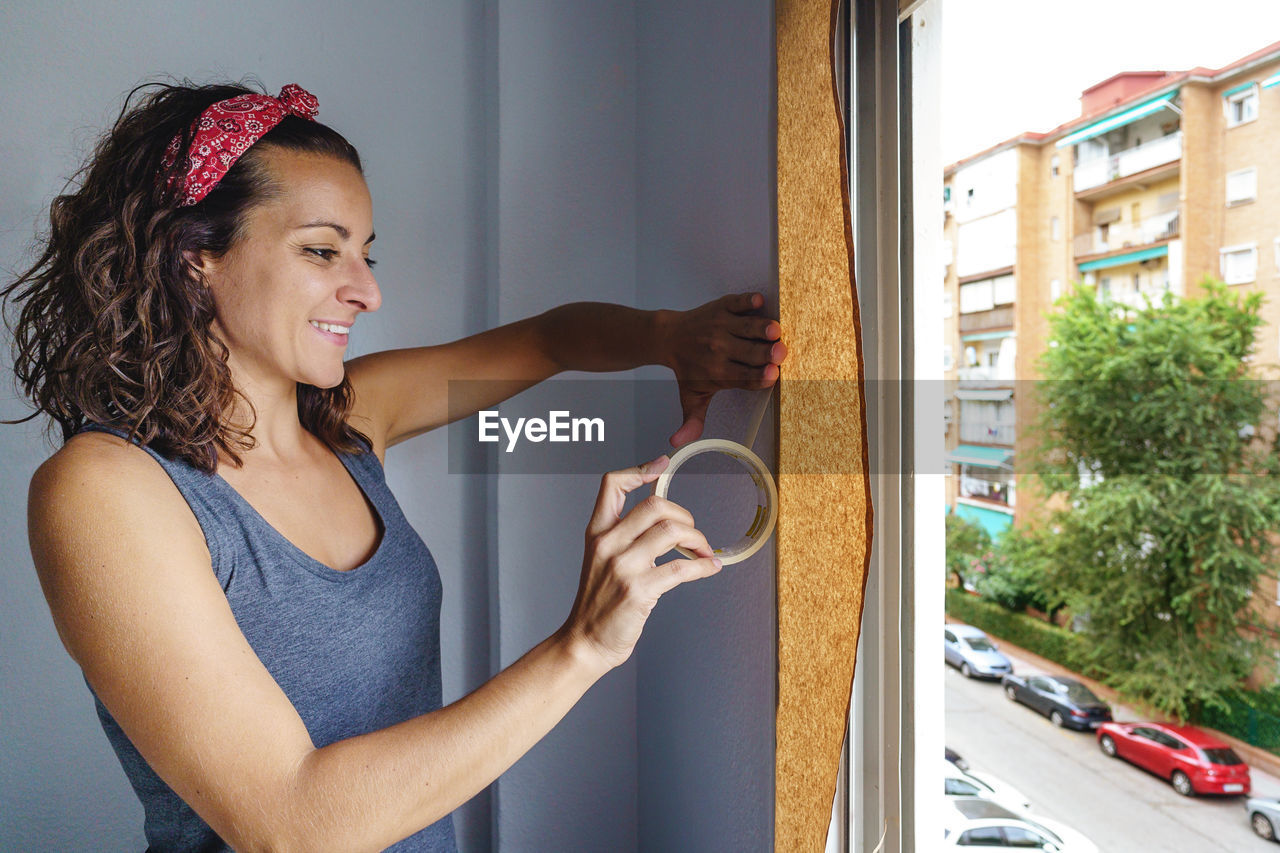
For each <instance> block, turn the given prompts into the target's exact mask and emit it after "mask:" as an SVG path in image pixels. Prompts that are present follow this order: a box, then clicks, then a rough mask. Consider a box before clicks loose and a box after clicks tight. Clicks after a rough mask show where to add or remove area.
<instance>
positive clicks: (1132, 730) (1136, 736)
mask: <svg viewBox="0 0 1280 853" xmlns="http://www.w3.org/2000/svg"><path fill="white" fill-rule="evenodd" d="M1098 746H1099V747H1101V749H1102V751H1103V752H1105V753H1106V754H1107V755H1110V756H1111V757H1112V758H1116V757H1119V758H1125V759H1128V760H1129V761H1132V762H1133V763H1134V764H1136V765H1138V766H1139V767H1142V768H1145V769H1147V770H1150V771H1151V772H1152V773H1154V774H1156V775H1157V776H1159V777H1160V778H1161V779H1168V780H1169V783H1170V784H1172V785H1173V789H1174V790H1175V791H1177V792H1178V793H1179V794H1181V795H1182V796H1184V797H1190V796H1192V795H1193V794H1229V795H1233V796H1236V795H1247V794H1248V793H1249V765H1247V764H1245V763H1244V761H1242V760H1241V758H1240V756H1238V755H1236V753H1235V751H1234V750H1233V749H1232V748H1231V747H1230V746H1228V745H1227V744H1225V743H1223V742H1222V741H1220V740H1218V739H1217V738H1215V737H1210V736H1209V735H1207V734H1205V733H1204V732H1202V731H1200V729H1197V728H1194V727H1193V726H1174V725H1169V724H1167V723H1103V724H1102V725H1101V726H1099V727H1098Z"/></svg>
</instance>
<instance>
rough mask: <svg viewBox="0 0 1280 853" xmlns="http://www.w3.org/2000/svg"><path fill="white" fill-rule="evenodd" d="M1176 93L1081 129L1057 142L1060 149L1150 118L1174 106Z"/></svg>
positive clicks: (1170, 93)
mask: <svg viewBox="0 0 1280 853" xmlns="http://www.w3.org/2000/svg"><path fill="white" fill-rule="evenodd" d="M1175 94H1177V93H1176V92H1169V93H1168V94H1165V95H1161V96H1160V97H1158V98H1156V99H1154V100H1151V101H1147V102H1146V103H1145V104H1141V105H1139V106H1136V107H1134V108H1133V109H1131V110H1125V111H1124V112H1122V113H1117V114H1116V115H1113V116H1109V117H1108V118H1104V119H1103V120H1102V121H1095V122H1094V123H1093V124H1090V125H1087V126H1085V127H1082V128H1080V129H1079V130H1077V131H1076V132H1075V133H1072V134H1068V135H1067V136H1064V137H1062V138H1061V139H1059V140H1058V142H1057V147H1058V148H1065V147H1067V146H1068V145H1075V144H1076V143H1077V142H1083V141H1084V140H1086V139H1092V138H1093V137H1095V136H1100V135H1102V134H1104V133H1106V132H1107V131H1108V130H1115V129H1116V128H1117V127H1124V126H1125V125H1126V124H1132V123H1133V122H1135V121H1137V120H1138V119H1140V118H1142V117H1143V116H1149V115H1151V114H1152V113H1153V112H1155V111H1156V110H1161V109H1164V108H1165V107H1171V106H1172V105H1173V96H1174V95H1175Z"/></svg>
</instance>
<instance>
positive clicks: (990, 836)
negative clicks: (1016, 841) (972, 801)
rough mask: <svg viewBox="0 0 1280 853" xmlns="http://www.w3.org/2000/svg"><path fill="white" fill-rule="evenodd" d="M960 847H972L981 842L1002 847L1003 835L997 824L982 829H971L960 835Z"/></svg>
mask: <svg viewBox="0 0 1280 853" xmlns="http://www.w3.org/2000/svg"><path fill="white" fill-rule="evenodd" d="M959 844H960V846H961V847H972V846H974V845H978V844H982V845H987V846H991V847H1003V846H1004V835H1002V834H1001V832H1000V828H999V827H998V826H988V827H983V828H982V829H971V830H969V831H968V832H966V833H965V834H964V835H962V836H960V842H959Z"/></svg>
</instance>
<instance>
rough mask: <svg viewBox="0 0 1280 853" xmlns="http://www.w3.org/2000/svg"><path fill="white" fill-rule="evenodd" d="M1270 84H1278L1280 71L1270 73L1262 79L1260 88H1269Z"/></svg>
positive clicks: (1279, 83) (1279, 82)
mask: <svg viewBox="0 0 1280 853" xmlns="http://www.w3.org/2000/svg"><path fill="white" fill-rule="evenodd" d="M1272 86H1280V73H1276V74H1272V75H1271V76H1270V77H1268V78H1267V79H1266V80H1263V81H1262V88H1264V89H1270V88H1271V87H1272Z"/></svg>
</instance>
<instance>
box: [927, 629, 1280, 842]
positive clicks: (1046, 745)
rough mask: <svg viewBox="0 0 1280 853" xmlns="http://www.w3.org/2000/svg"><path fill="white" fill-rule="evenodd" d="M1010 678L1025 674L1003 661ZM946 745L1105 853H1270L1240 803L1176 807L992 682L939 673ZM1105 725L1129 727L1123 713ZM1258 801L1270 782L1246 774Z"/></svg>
mask: <svg viewBox="0 0 1280 853" xmlns="http://www.w3.org/2000/svg"><path fill="white" fill-rule="evenodd" d="M1002 651H1004V652H1005V653H1006V654H1008V656H1009V658H1010V659H1011V660H1012V661H1013V666H1014V671H1015V672H1017V673H1019V674H1035V673H1036V672H1037V670H1036V669H1035V667H1034V666H1032V665H1031V664H1029V663H1028V662H1026V661H1025V660H1021V659H1019V658H1018V657H1017V656H1016V655H1014V654H1009V650H1008V649H1002ZM946 673H947V674H946V679H947V681H946V719H947V736H946V741H947V746H949V747H951V748H952V749H954V750H956V751H957V752H959V753H960V754H961V755H962V756H963V757H964V758H965V759H966V760H967V761H968V762H969V764H970V766H971V767H972V769H974V770H977V771H979V772H983V771H986V772H988V773H990V774H992V775H993V776H996V777H999V778H1000V779H1001V780H1003V781H1005V782H1008V783H1009V784H1010V785H1013V786H1014V787H1016V788H1018V789H1020V790H1021V791H1022V792H1023V793H1024V794H1026V796H1027V798H1028V799H1029V800H1030V801H1031V808H1032V811H1033V812H1034V813H1036V814H1042V815H1044V816H1045V817H1049V818H1053V819H1056V820H1059V821H1062V822H1063V823H1065V824H1067V825H1069V826H1071V827H1073V828H1075V829H1077V830H1079V831H1080V832H1082V833H1084V834H1085V835H1086V836H1088V837H1089V838H1090V839H1091V840H1092V841H1093V842H1094V843H1095V844H1097V845H1098V848H1099V849H1100V850H1102V851H1105V853H1152V851H1173V852H1175V853H1244V852H1245V851H1254V850H1256V851H1260V853H1268V851H1280V845H1277V844H1274V843H1271V842H1267V841H1263V840H1262V839H1261V838H1258V837H1257V836H1256V835H1254V834H1253V831H1252V829H1250V827H1249V821H1248V818H1247V815H1246V814H1245V810H1244V799H1243V798H1240V797H1211V796H1203V797H1201V796H1197V797H1191V798H1184V797H1181V796H1179V795H1178V794H1176V793H1175V792H1174V790H1173V788H1172V787H1171V786H1170V785H1169V783H1168V782H1166V781H1164V780H1162V779H1158V778H1156V777H1155V776H1153V775H1152V774H1150V773H1148V772H1146V771H1145V770H1142V769H1140V768H1138V767H1137V766H1135V765H1132V764H1129V763H1128V762H1126V761H1124V760H1122V759H1114V758H1108V757H1107V756H1106V755H1104V754H1103V753H1102V751H1101V750H1100V749H1099V748H1098V745H1097V740H1096V739H1095V737H1094V735H1093V734H1092V733H1086V732H1077V731H1072V730H1070V729H1059V728H1055V727H1054V726H1053V724H1052V723H1050V722H1049V720H1048V719H1047V718H1046V717H1043V716H1041V715H1040V714H1039V713H1037V712H1036V711H1033V710H1032V709H1030V708H1028V707H1027V706H1026V705H1023V704H1021V703H1016V702H1011V701H1010V700H1009V699H1007V698H1006V697H1005V695H1004V693H1003V692H1002V691H1001V689H1000V683H999V682H997V681H978V680H969V679H966V678H965V677H964V676H962V675H961V674H960V673H959V672H958V671H956V670H955V669H952V668H951V667H949V666H948V667H947V668H946ZM1113 715H1114V717H1115V719H1117V720H1121V721H1125V720H1134V719H1138V718H1137V717H1136V716H1135V715H1134V714H1132V713H1131V712H1130V711H1129V710H1128V709H1127V708H1125V707H1124V706H1116V707H1114V708H1113ZM1251 776H1252V783H1253V791H1254V794H1255V795H1258V796H1272V797H1274V796H1280V779H1277V778H1276V777H1274V776H1271V775H1270V774H1267V773H1264V772H1262V771H1261V770H1258V769H1257V768H1251Z"/></svg>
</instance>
